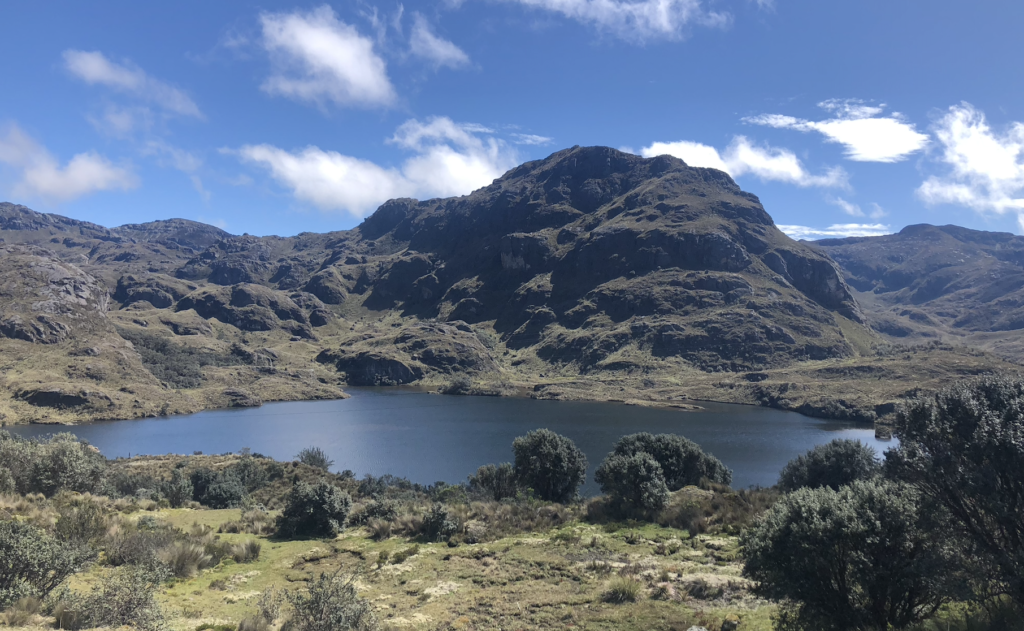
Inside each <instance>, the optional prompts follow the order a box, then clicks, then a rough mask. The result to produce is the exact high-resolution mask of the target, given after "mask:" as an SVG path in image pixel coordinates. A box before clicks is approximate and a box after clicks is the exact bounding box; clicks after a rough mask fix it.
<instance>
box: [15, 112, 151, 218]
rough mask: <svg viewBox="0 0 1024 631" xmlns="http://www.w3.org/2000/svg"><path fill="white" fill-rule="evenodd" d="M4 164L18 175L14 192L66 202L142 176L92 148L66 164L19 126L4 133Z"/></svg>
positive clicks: (126, 186) (122, 186)
mask: <svg viewBox="0 0 1024 631" xmlns="http://www.w3.org/2000/svg"><path fill="white" fill-rule="evenodd" d="M0 163H4V164H7V165H8V166H10V167H12V168H13V169H14V170H15V171H16V172H17V174H18V180H17V182H16V183H15V185H14V188H13V189H12V191H11V194H12V195H14V196H16V197H26V198H40V199H43V200H45V201H49V202H66V201H70V200H72V199H76V198H78V197H83V196H85V195H89V194H90V193H95V192H96V191H110V190H127V189H131V188H135V187H136V186H138V178H136V177H135V175H134V174H133V173H132V172H131V171H130V170H128V169H127V168H124V167H119V166H115V165H113V164H112V163H111V162H110V161H109V160H107V159H106V158H104V157H103V156H101V155H99V154H97V153H94V152H91V151H90V152H86V153H79V154H77V155H75V156H74V157H72V158H71V160H70V161H69V162H68V163H67V165H65V166H63V167H62V166H60V163H58V162H57V160H56V158H54V157H53V156H52V155H50V152H49V151H47V150H46V148H45V147H43V146H42V145H40V144H39V143H37V142H36V141H35V140H33V139H32V138H31V137H29V136H28V135H27V134H26V133H25V132H23V131H22V130H21V129H20V128H18V127H17V126H16V125H11V126H10V127H8V129H7V133H6V135H3V136H0Z"/></svg>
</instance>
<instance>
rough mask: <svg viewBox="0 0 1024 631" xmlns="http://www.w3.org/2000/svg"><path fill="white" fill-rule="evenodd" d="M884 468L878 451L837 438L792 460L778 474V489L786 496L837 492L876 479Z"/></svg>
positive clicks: (856, 441)
mask: <svg viewBox="0 0 1024 631" xmlns="http://www.w3.org/2000/svg"><path fill="white" fill-rule="evenodd" d="M881 468H882V465H881V463H880V462H879V461H878V460H877V459H876V457H875V450H873V449H872V448H870V447H868V446H867V445H865V444H864V443H862V442H860V441H859V440H850V439H847V438H837V439H835V440H833V441H832V442H830V443H825V444H824V445H818V446H817V447H815V448H814V449H811V450H810V451H808V452H807V453H806V454H804V455H802V456H797V457H796V458H794V459H792V460H790V461H789V462H788V463H787V464H786V466H785V467H783V468H782V472H781V473H780V474H779V488H780V489H781V490H782V491H784V492H786V493H788V492H790V491H795V490H797V489H802V488H804V487H809V488H812V489H815V488H818V487H822V486H827V487H830V488H832V489H833V490H836V489H838V488H839V487H841V486H845V485H847V484H850V483H852V482H854V481H855V480H868V479H870V478H873V477H875V476H876V475H878V473H879V471H881Z"/></svg>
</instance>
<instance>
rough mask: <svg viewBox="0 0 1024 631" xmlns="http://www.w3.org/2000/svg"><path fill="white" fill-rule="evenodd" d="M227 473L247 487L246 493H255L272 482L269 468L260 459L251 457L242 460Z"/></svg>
mask: <svg viewBox="0 0 1024 631" xmlns="http://www.w3.org/2000/svg"><path fill="white" fill-rule="evenodd" d="M226 473H228V474H230V475H232V476H234V477H235V478H237V479H238V481H239V482H240V483H241V484H242V486H243V487H245V491H246V493H254V492H256V491H258V490H260V489H262V488H263V487H264V486H266V485H267V483H268V482H269V481H270V475H269V473H268V471H267V468H266V467H264V466H263V463H262V462H260V460H259V459H258V458H255V457H253V456H250V455H245V456H242V458H241V459H240V460H239V461H238V462H236V463H234V464H233V465H231V466H230V467H228V468H227V469H226Z"/></svg>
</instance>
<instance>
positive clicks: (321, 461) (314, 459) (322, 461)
mask: <svg viewBox="0 0 1024 631" xmlns="http://www.w3.org/2000/svg"><path fill="white" fill-rule="evenodd" d="M295 459H296V460H298V461H299V462H301V463H302V464H306V465H309V466H311V467H316V468H317V469H323V470H324V471H327V470H329V469H330V468H331V465H333V464H334V461H333V460H331V459H330V458H328V457H327V452H325V451H324V450H323V449H320V448H319V447H306V448H305V449H303V450H302V451H300V452H299V453H298V455H296V456H295Z"/></svg>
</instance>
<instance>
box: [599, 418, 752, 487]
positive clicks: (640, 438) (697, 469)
mask: <svg viewBox="0 0 1024 631" xmlns="http://www.w3.org/2000/svg"><path fill="white" fill-rule="evenodd" d="M641 452H646V453H648V454H650V455H651V456H652V457H653V458H654V459H655V460H656V461H657V462H658V464H659V465H661V471H662V474H663V475H664V476H665V484H666V485H667V486H668V489H669V490H670V491H678V490H679V489H681V488H683V487H684V486H688V485H691V484H693V485H696V484H700V482H701V480H703V479H705V478H706V479H708V480H710V481H711V482H715V483H718V484H730V483H731V482H732V471H730V470H729V469H728V468H727V467H726V466H725V465H724V464H722V461H721V460H719V459H718V458H715V457H714V456H712V455H711V454H707V453H704V450H702V449H701V448H700V445H698V444H697V443H695V442H693V441H692V440H689V439H687V438H684V437H682V436H677V435H676V434H649V433H647V432H642V433H639V434H630V435H628V436H623V437H622V438H620V439H619V441H618V442H617V443H615V449H614V450H613V451H612V453H613V454H615V455H619V456H632V455H633V454H637V453H641Z"/></svg>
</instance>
